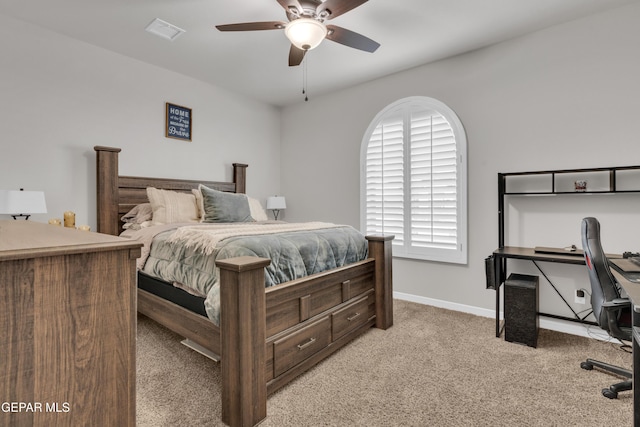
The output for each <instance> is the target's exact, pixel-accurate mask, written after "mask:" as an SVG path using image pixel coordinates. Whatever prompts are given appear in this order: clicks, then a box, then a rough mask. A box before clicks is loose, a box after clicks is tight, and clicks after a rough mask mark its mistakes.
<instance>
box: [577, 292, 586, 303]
mask: <svg viewBox="0 0 640 427" xmlns="http://www.w3.org/2000/svg"><path fill="white" fill-rule="evenodd" d="M575 301H576V304H586V303H587V300H586V298H585V296H584V291H583V290H582V289H576V298H575Z"/></svg>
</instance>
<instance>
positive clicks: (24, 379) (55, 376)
mask: <svg viewBox="0 0 640 427" xmlns="http://www.w3.org/2000/svg"><path fill="white" fill-rule="evenodd" d="M140 247H141V244H140V243H138V242H136V241H130V240H127V239H123V238H119V237H114V236H108V235H105V234H98V233H93V232H86V231H77V230H74V229H69V228H63V227H58V226H54V225H49V224H42V223H37V222H34V221H22V220H18V221H13V220H7V221H0V405H1V406H0V425H2V426H79V425H91V426H134V425H135V421H136V405H135V401H136V375H135V371H136V362H135V352H136V346H135V339H136V271H135V260H136V258H137V257H139V256H140Z"/></svg>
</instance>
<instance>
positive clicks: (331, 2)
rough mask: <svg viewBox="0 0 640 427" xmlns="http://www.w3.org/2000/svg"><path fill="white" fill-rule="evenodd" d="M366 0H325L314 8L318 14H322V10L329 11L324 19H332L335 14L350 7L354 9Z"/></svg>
mask: <svg viewBox="0 0 640 427" xmlns="http://www.w3.org/2000/svg"><path fill="white" fill-rule="evenodd" d="M366 2H367V0H327V1H325V2H324V3H320V5H318V8H317V9H316V13H317V14H318V16H321V15H322V12H324V11H329V13H330V14H329V16H328V17H327V18H326V19H333V18H335V17H336V16H340V15H342V14H343V13H347V12H349V11H350V10H351V9H355V8H356V7H358V6H360V5H361V4H363V3H366Z"/></svg>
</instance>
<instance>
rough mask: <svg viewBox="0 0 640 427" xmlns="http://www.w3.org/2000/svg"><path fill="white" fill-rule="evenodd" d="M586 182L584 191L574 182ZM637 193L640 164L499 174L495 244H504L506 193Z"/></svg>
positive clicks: (639, 189)
mask: <svg viewBox="0 0 640 427" xmlns="http://www.w3.org/2000/svg"><path fill="white" fill-rule="evenodd" d="M576 181H585V182H586V189H585V190H576V189H575V185H574V184H575V182H576ZM624 193H627V194H629V193H640V165H637V166H613V167H601V168H581V169H558V170H544V171H528V172H508V173H498V247H499V248H502V247H504V245H505V236H504V222H505V218H504V212H505V198H506V197H507V196H525V197H531V196H536V197H539V196H543V197H544V196H558V195H586V194H590V195H603V194H624Z"/></svg>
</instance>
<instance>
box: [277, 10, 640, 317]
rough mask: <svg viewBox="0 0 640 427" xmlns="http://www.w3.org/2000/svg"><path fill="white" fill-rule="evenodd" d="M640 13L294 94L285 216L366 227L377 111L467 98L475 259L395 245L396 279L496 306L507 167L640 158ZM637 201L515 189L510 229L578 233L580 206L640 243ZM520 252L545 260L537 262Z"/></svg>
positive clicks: (426, 294) (561, 235)
mask: <svg viewBox="0 0 640 427" xmlns="http://www.w3.org/2000/svg"><path fill="white" fill-rule="evenodd" d="M639 21H640V5H637V4H636V5H632V6H628V7H624V8H621V9H618V10H614V11H610V12H606V13H603V14H600V15H596V16H592V17H587V18H584V19H581V20H577V21H574V22H570V23H567V24H564V25H560V26H556V27H552V28H549V29H546V30H544V31H540V32H537V33H534V34H530V35H527V36H525V37H521V38H517V39H513V40H510V41H507V42H504V43H501V44H498V45H494V46H492V47H489V48H485V49H482V50H478V51H474V52H470V53H467V54H464V55H460V56H457V57H454V58H450V59H447V60H443V61H439V62H436V63H433V64H428V65H424V66H421V67H418V68H415V69H412V70H410V71H407V72H403V73H399V74H396V75H393V76H389V77H386V78H382V79H379V80H375V81H372V82H369V83H367V84H363V85H360V86H357V87H354V88H351V89H348V90H344V91H341V92H338V93H334V94H330V95H326V96H323V97H320V96H318V97H314V98H312V99H311V100H310V101H309V102H307V103H300V104H298V105H294V106H291V107H288V108H285V109H284V111H283V116H282V123H283V139H282V190H283V194H284V195H285V196H286V197H287V211H286V215H287V219H288V220H309V219H319V220H328V221H335V222H342V223H348V224H351V225H354V226H356V227H359V226H360V224H359V209H360V206H359V179H360V178H359V171H360V168H359V165H360V158H359V155H360V148H361V143H362V137H363V134H364V132H365V130H366V129H367V126H368V125H369V123H370V121H371V120H372V119H373V118H374V116H375V115H376V114H377V113H378V112H379V111H380V110H381V109H383V108H384V107H385V106H386V105H388V104H390V103H391V102H393V101H396V100H398V99H400V98H403V97H407V96H413V95H424V96H430V97H433V98H437V99H439V100H441V101H443V102H445V103H446V104H448V105H449V106H450V107H451V108H452V109H453V110H454V111H456V113H457V114H458V116H459V117H460V119H461V120H462V123H463V125H464V126H465V128H466V132H467V137H468V158H469V199H468V200H469V203H468V205H469V263H468V265H465V266H459V265H449V264H439V263H433V262H424V261H410V260H402V259H394V286H395V291H397V292H401V293H406V294H411V295H414V296H417V297H419V298H423V299H434V300H442V301H447V302H451V303H453V304H459V305H461V306H464V305H466V306H470V307H476V308H480V309H485V311H486V310H487V309H492V308H493V307H494V302H495V300H494V298H495V294H494V292H493V291H489V290H486V289H485V277H484V265H483V260H484V258H485V257H486V256H487V255H489V254H490V253H491V252H492V251H493V250H494V249H495V248H496V247H497V243H498V241H497V177H496V176H497V173H498V172H515V171H522V170H545V169H564V168H580V167H599V166H616V165H618V166H621V165H629V164H640V143H638V134H639V133H640V120H638V117H639V116H640V79H639V78H638V76H640V57H639V56H638V40H640V26H638V25H637V23H638V22H639ZM638 187H640V183H638ZM638 212H640V196H638V195H636V196H635V197H631V196H586V197H584V198H583V199H576V198H575V197H545V198H535V199H533V198H527V199H525V200H515V201H514V204H513V206H511V207H510V212H509V216H510V217H513V218H516V220H517V228H515V229H514V227H512V226H511V227H510V230H511V231H510V233H509V235H508V242H507V243H508V244H511V245H516V246H517V245H523V246H524V245H527V246H566V245H570V244H572V243H575V244H577V245H580V235H579V230H580V219H581V218H582V217H584V216H587V215H595V216H598V217H599V218H600V220H601V222H602V229H603V234H604V236H603V240H604V244H605V249H606V250H608V251H609V252H622V251H624V250H629V249H634V250H640V227H638V225H637V221H638V220H639V219H640V217H639V216H638ZM521 230H526V232H523V231H521ZM513 265H514V266H515V267H516V268H517V269H518V271H521V272H523V273H535V270H532V267H531V266H530V264H526V265H525V264H522V263H521V264H520V265H517V263H514V264H513ZM543 268H545V269H548V271H549V272H550V274H552V276H553V277H554V279H553V280H557V281H558V283H559V285H560V287H561V288H562V290H563V292H567V293H568V298H569V299H570V300H571V301H573V289H574V288H580V287H588V286H589V284H588V279H587V276H586V273H585V272H584V270H583V269H581V268H579V267H571V266H554V265H544V266H543ZM541 280H542V279H541ZM550 292H551V291H550V287H549V286H545V285H543V286H541V309H542V310H543V311H547V312H555V313H556V314H563V315H567V314H569V313H570V312H568V310H567V309H566V308H564V307H563V306H562V303H561V301H560V299H559V298H558V297H557V296H554V295H551V294H550ZM577 308H578V309H583V308H585V306H577Z"/></svg>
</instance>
